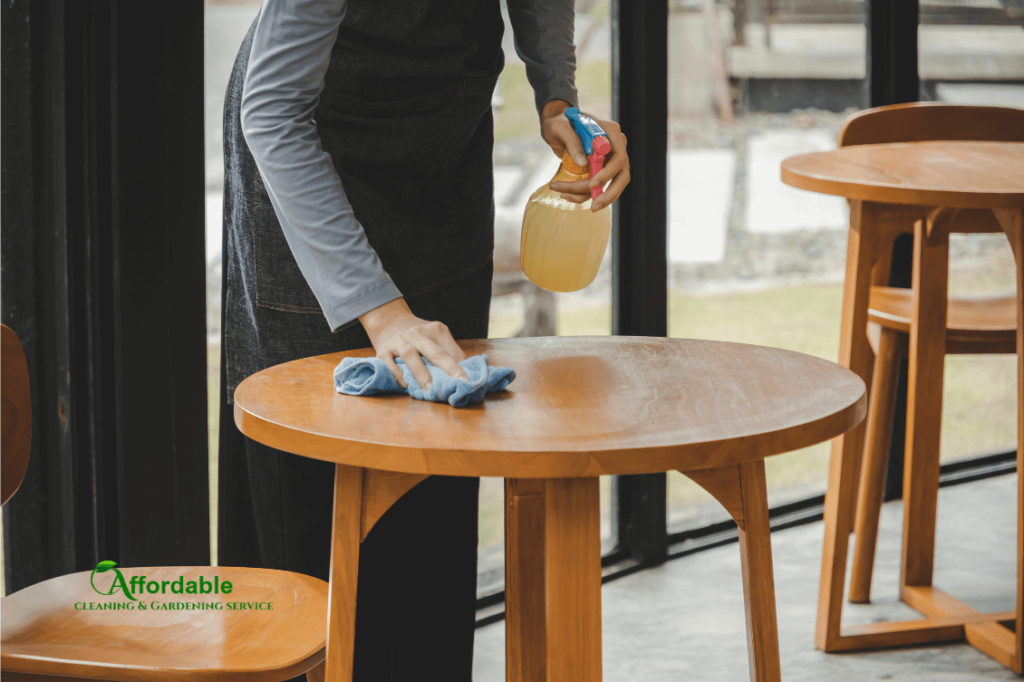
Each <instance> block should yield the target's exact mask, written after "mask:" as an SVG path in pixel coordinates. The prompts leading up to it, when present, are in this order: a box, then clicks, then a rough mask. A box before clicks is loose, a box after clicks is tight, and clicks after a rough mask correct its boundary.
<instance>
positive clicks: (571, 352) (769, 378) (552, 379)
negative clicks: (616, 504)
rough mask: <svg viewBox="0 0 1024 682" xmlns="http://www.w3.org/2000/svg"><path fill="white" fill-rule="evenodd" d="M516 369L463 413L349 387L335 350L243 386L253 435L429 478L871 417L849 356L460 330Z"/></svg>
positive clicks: (722, 457)
mask: <svg viewBox="0 0 1024 682" xmlns="http://www.w3.org/2000/svg"><path fill="white" fill-rule="evenodd" d="M460 344H461V345H462V347H463V348H464V349H465V350H466V352H467V353H468V354H469V355H475V354H477V353H486V354H487V355H488V357H489V361H490V364H491V365H493V366H504V367H511V368H512V369H514V370H515V371H516V375H517V376H516V379H515V381H514V382H513V383H512V384H511V385H510V387H509V389H508V390H507V391H505V392H502V393H497V394H491V395H489V396H488V397H487V398H486V400H485V401H484V402H483V404H481V405H477V406H473V407H469V408H452V407H450V406H449V405H446V404H437V403H429V402H424V401H418V400H413V399H410V398H409V397H408V396H405V395H383V396H371V397H356V396H347V395H341V394H338V393H336V392H335V390H334V386H333V382H332V376H333V375H332V372H333V370H334V367H335V366H336V365H337V364H338V363H339V362H340V361H341V359H342V358H343V357H345V356H346V355H353V356H361V357H365V356H369V355H371V354H372V350H370V349H363V350H359V351H349V352H345V353H332V354H328V355H321V356H316V357H312V358H306V359H303V360H297V361H294V362H289V363H286V364H283V365H278V366H276V367H272V368H269V369H267V370H264V371H262V372H259V373H257V374H254V375H253V376H251V377H249V378H247V379H246V380H245V381H243V382H242V383H241V384H240V385H239V387H238V389H237V390H236V392H235V423H236V424H237V425H238V428H239V429H241V431H242V432H243V433H245V434H246V435H247V436H249V437H250V438H253V439H255V440H257V441H260V442H262V443H265V444H267V445H270V446H271V447H275V448H279V449H282V450H285V451H287V452H292V453H295V454H298V455H303V456H307V457H313V458H316V459H323V460H327V461H333V462H338V463H342V464H349V465H355V466H365V467H369V468H373V469H381V470H387V471H399V472H405V473H415V474H447V475H456V476H497V477H506V478H562V477H581V476H600V475H605V474H632V473H648V472H654V471H668V470H671V469H679V470H682V471H686V470H692V469H702V468H710V467H715V466H722V465H726V464H734V463H738V462H740V461H750V460H755V459H761V458H764V457H766V456H769V455H774V454H779V453H782V452H789V451H792V450H797V449H799V448H802V447H805V446H808V445H812V444H814V443H820V442H822V441H825V440H828V439H830V438H832V437H834V436H837V435H838V434H840V433H844V432H845V431H848V430H849V429H851V428H853V427H854V426H855V425H856V424H858V423H859V422H860V421H861V419H862V418H863V417H864V413H865V402H866V401H865V397H864V382H863V381H862V380H861V379H860V378H859V377H857V376H856V375H855V374H853V373H852V372H850V371H848V370H846V369H843V368H842V367H840V366H838V365H836V364H835V363H832V362H828V361H826V360H822V359H820V358H815V357H811V356H809V355H804V354H801V353H795V352H791V351H785V350H779V349H775V348H766V347H762V346H753V345H747V344H738V343H723V342H715V341H696V340H689V339H663V338H649V337H544V338H529V339H491V340H470V341H461V342H460Z"/></svg>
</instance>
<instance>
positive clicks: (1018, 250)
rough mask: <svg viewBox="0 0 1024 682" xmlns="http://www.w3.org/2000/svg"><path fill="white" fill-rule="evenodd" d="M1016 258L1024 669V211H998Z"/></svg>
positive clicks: (1018, 651) (1019, 669)
mask: <svg viewBox="0 0 1024 682" xmlns="http://www.w3.org/2000/svg"><path fill="white" fill-rule="evenodd" d="M995 214H996V218H997V219H998V220H999V224H1000V226H1002V228H1003V230H1004V231H1005V232H1006V236H1007V238H1008V239H1009V240H1010V246H1011V247H1013V255H1014V258H1015V259H1016V261H1017V277H1016V280H1017V603H1016V610H1017V617H1016V627H1015V628H1014V633H1013V639H1014V644H1013V651H1012V652H1009V653H1011V654H1012V655H1013V665H1012V666H1010V667H1011V668H1012V669H1013V671H1014V672H1016V673H1017V674H1018V675H1019V674H1021V673H1024V211H1022V210H1020V209H1016V210H1004V211H996V212H995Z"/></svg>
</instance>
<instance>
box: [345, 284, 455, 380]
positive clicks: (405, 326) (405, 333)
mask: <svg viewBox="0 0 1024 682" xmlns="http://www.w3.org/2000/svg"><path fill="white" fill-rule="evenodd" d="M359 321H360V322H361V323H362V325H363V328H364V329H365V330H366V334H367V336H369V337H370V343H372V344H373V348H374V350H376V351H377V357H378V358H380V359H381V360H383V361H384V364H385V365H387V366H388V369H390V370H391V373H392V374H393V375H394V376H395V379H396V380H397V381H398V383H399V385H400V386H401V387H402V388H409V387H408V385H406V383H405V379H404V378H403V377H402V371H401V370H400V369H399V368H398V364H397V363H396V362H395V357H396V356H398V357H400V358H402V361H403V362H405V365H406V366H407V367H408V368H409V370H410V371H411V372H412V375H413V376H414V377H415V378H416V381H417V382H418V383H419V385H420V386H422V387H423V389H424V390H425V391H430V385H431V378H430V372H429V371H428V370H427V366H426V365H425V364H423V360H422V359H421V358H420V356H421V355H422V356H424V357H425V358H426V359H427V360H430V362H432V363H433V364H435V365H437V366H438V367H440V368H441V369H443V370H444V371H445V372H447V373H448V375H450V376H453V377H455V378H458V379H466V380H468V379H469V377H468V376H466V373H465V372H464V371H462V368H461V367H459V363H460V362H461V361H463V360H465V359H466V354H465V353H464V352H463V351H462V349H461V348H460V347H459V344H457V343H456V342H455V339H454V338H453V337H452V334H451V332H450V331H448V327H447V326H446V325H444V324H442V323H441V322H432V321H430V320H424V319H421V318H419V317H416V316H415V315H414V314H413V312H412V310H410V309H409V305H408V304H407V303H406V302H405V299H404V298H398V299H395V300H394V301H391V302H389V303H385V304H384V305H382V306H380V307H378V308H374V309H373V310H371V311H370V312H368V313H364V314H363V315H360V316H359Z"/></svg>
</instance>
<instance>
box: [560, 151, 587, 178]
mask: <svg viewBox="0 0 1024 682" xmlns="http://www.w3.org/2000/svg"><path fill="white" fill-rule="evenodd" d="M562 168H564V169H565V170H567V171H569V172H570V173H572V174H574V175H588V174H589V173H590V166H589V165H586V166H581V165H579V164H578V163H576V162H575V161H573V160H572V157H571V156H569V152H565V153H564V154H562Z"/></svg>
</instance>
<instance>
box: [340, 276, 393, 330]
mask: <svg viewBox="0 0 1024 682" xmlns="http://www.w3.org/2000/svg"><path fill="white" fill-rule="evenodd" d="M396 298H402V292H401V291H399V290H398V287H397V286H395V283H394V282H392V281H391V278H390V277H389V278H388V279H387V281H386V282H381V283H380V284H378V285H376V286H374V287H372V288H370V289H367V290H366V291H364V292H363V293H361V294H358V295H357V296H354V297H352V298H350V299H348V300H346V301H345V302H344V303H341V304H340V305H337V306H335V307H334V308H331V309H330V310H325V311H324V316H325V317H326V318H327V324H329V325H330V327H331V331H332V332H336V331H339V330H341V329H342V328H344V327H348V326H349V325H351V324H352V323H353V322H355V321H356V320H357V318H358V317H359V316H360V315H363V314H364V313H368V312H370V311H371V310H373V309H374V308H379V307H380V306H382V305H384V304H385V303H390V302H391V301H394V300H395V299H396Z"/></svg>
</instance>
